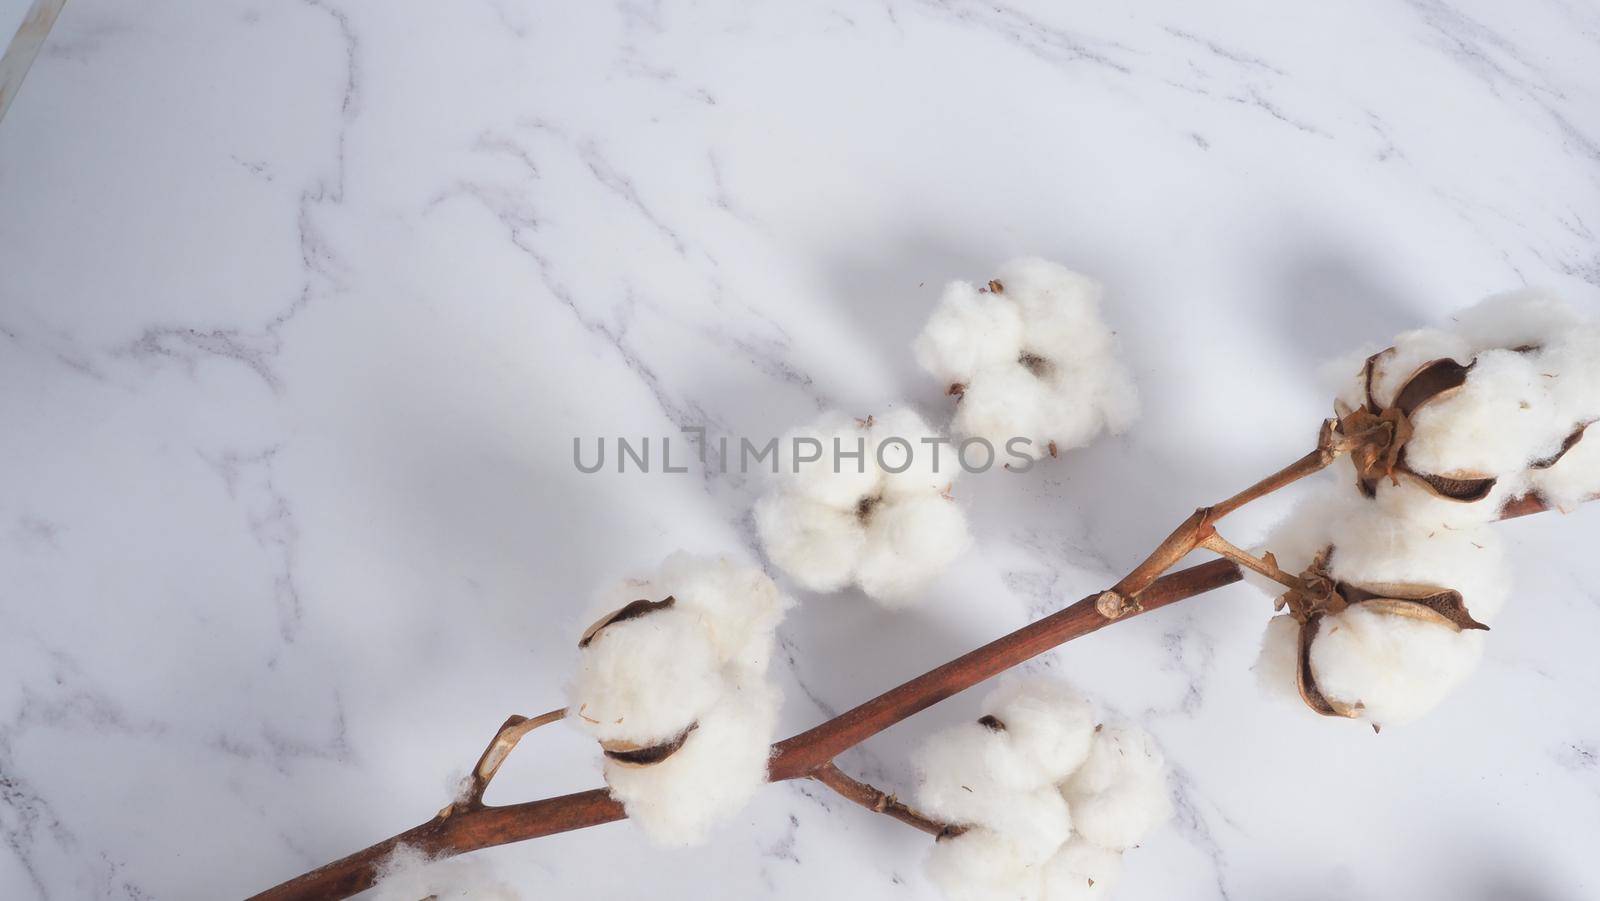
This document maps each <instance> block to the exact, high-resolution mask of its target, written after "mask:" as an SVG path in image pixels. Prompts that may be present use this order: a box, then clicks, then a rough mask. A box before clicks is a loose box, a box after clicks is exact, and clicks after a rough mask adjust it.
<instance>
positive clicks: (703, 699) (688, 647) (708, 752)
mask: <svg viewBox="0 0 1600 901" xmlns="http://www.w3.org/2000/svg"><path fill="white" fill-rule="evenodd" d="M790 604H791V601H790V600H789V599H788V598H787V597H786V596H784V595H783V594H781V593H780V592H779V591H778V588H777V586H775V585H774V584H773V583H772V580H771V579H769V578H767V577H766V575H765V574H763V573H762V572H761V571H760V570H758V569H754V568H751V567H746V566H739V565H737V564H734V563H730V562H729V561H727V560H721V559H707V558H701V557H695V556H691V555H689V554H684V553H681V552H680V553H677V554H673V555H672V556H670V557H668V558H667V559H666V561H665V562H664V563H662V565H661V567H660V569H659V570H658V571H657V572H656V573H655V574H653V575H651V576H650V577H648V578H645V579H630V580H626V581H624V582H622V583H621V584H619V585H616V586H614V587H612V588H610V589H609V590H607V591H605V592H604V593H603V594H602V596H601V597H600V599H599V601H598V603H597V604H596V609H597V610H599V611H604V615H602V616H601V617H600V619H598V620H597V621H596V622H595V624H594V625H593V626H591V627H590V629H589V630H588V632H587V633H585V635H584V638H583V640H582V642H580V645H579V648H580V650H579V660H578V669H577V674H576V675H575V676H574V677H573V680H572V685H571V691H570V700H569V705H568V708H567V718H568V720H569V721H570V722H572V723H575V724H576V725H577V726H578V727H579V728H581V729H582V730H583V731H584V732H587V733H588V734H590V735H592V736H593V737H595V738H596V739H598V740H599V741H600V744H601V747H602V748H603V749H604V752H605V764H604V767H605V777H606V783H607V784H608V785H609V786H610V790H611V794H612V796H613V797H615V798H617V800H619V801H621V802H622V804H623V806H624V808H625V809H626V810H627V812H628V816H629V818H630V819H632V820H633V821H634V822H636V823H638V824H639V825H640V826H641V827H642V828H643V829H644V831H645V833H646V834H647V835H648V836H649V837H650V838H651V839H652V840H653V841H655V842H656V843H658V844H662V845H690V844H696V843H698V842H701V841H703V840H704V839H705V837H706V835H707V833H708V831H709V830H710V829H711V827H712V826H714V825H715V824H717V823H718V822H720V821H722V820H725V819H727V818H728V817H730V816H732V815H733V814H734V813H736V812H737V811H738V810H739V809H741V808H742V807H743V806H744V805H745V803H746V802H747V801H748V800H749V799H750V797H751V796H752V795H753V794H754V793H755V792H756V790H757V789H759V788H760V787H761V785H762V784H764V783H765V782H766V778H767V760H768V757H769V748H770V746H771V744H772V741H773V739H774V737H775V736H774V731H775V729H776V727H777V713H778V706H779V703H780V701H781V698H780V695H779V692H778V690H777V688H776V687H775V686H773V685H772V684H771V683H770V682H769V681H768V677H767V664H768V661H769V659H770V658H771V656H772V649H773V644H774V640H775V639H774V629H775V628H776V627H777V625H778V622H779V621H780V620H781V619H782V618H783V613H784V611H785V610H786V609H787V608H788V607H789V606H790Z"/></svg>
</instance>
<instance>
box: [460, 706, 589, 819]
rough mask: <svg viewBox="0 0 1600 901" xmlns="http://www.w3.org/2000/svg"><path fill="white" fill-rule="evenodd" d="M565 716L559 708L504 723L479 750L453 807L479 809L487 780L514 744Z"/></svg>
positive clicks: (497, 770) (565, 712)
mask: <svg viewBox="0 0 1600 901" xmlns="http://www.w3.org/2000/svg"><path fill="white" fill-rule="evenodd" d="M566 715H567V708H565V707H561V708H558V709H556V710H552V711H550V712H549V713H541V714H539V715H538V716H536V717H534V718H532V719H529V718H527V717H525V716H517V715H516V714H512V716H511V717H510V718H509V719H507V720H506V722H505V725H503V726H501V727H500V731H499V732H496V733H495V734H494V738H492V739H490V740H489V746H488V747H486V748H484V749H483V754H482V756H480V757H479V758H478V763H477V765H476V766H474V767H473V768H472V773H471V775H469V776H468V777H467V785H466V789H465V791H463V792H462V794H461V800H460V801H458V802H457V803H456V804H455V805H452V806H453V807H457V808H466V809H471V808H475V807H482V806H483V793H484V792H485V791H487V790H488V788H489V782H490V780H492V779H494V774H495V773H498V772H499V771H500V764H502V763H505V762H506V758H507V757H509V756H511V752H512V750H513V749H515V748H516V746H517V742H519V741H522V739H523V737H524V736H526V735H527V734H528V733H529V732H532V731H533V730H535V729H537V728H539V727H540V726H547V725H549V724H551V723H553V722H555V721H557V720H559V719H561V718H562V717H564V716H566ZM450 809H451V808H449V807H447V808H445V810H444V811H441V812H440V813H441V814H442V815H443V814H446V813H447V812H448V811H450Z"/></svg>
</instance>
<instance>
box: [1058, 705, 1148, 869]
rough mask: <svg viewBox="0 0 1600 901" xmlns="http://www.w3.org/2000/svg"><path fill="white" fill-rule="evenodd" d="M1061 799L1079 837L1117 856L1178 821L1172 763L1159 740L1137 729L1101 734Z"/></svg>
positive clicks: (1108, 730)
mask: <svg viewBox="0 0 1600 901" xmlns="http://www.w3.org/2000/svg"><path fill="white" fill-rule="evenodd" d="M1061 794H1062V796H1063V797H1065V798H1066V799H1067V804H1068V805H1070V806H1071V808H1072V816H1073V828H1074V829H1075V830H1076V831H1077V832H1078V834H1079V835H1082V836H1083V837H1084V838H1085V839H1087V840H1088V841H1090V842H1092V843H1094V844H1095V845H1098V846H1099V847H1101V848H1107V849H1110V850H1113V851H1121V850H1124V849H1127V848H1131V847H1133V846H1134V845H1137V844H1139V842H1141V841H1144V838H1145V836H1147V835H1149V834H1150V832H1151V831H1152V830H1153V829H1155V828H1156V827H1157V826H1159V825H1161V824H1162V823H1164V822H1166V821H1167V819H1169V818H1170V817H1171V816H1172V799H1171V797H1170V796H1169V795H1168V792H1167V776H1166V758H1164V757H1163V756H1162V755H1161V751H1160V749H1159V748H1157V747H1156V743H1155V739H1154V738H1152V737H1151V736H1150V734H1149V733H1147V732H1145V731H1144V730H1143V729H1139V728H1137V727H1135V726H1120V727H1112V726H1107V727H1105V728H1103V729H1101V730H1100V731H1099V732H1098V733H1097V734H1096V735H1095V740H1094V744H1093V745H1092V746H1091V747H1090V749H1089V757H1088V759H1087V760H1085V761H1084V764H1083V766H1082V767H1080V768H1079V769H1078V771H1077V772H1075V773H1073V774H1072V776H1071V778H1069V779H1067V781H1066V782H1065V783H1063V784H1062V786H1061Z"/></svg>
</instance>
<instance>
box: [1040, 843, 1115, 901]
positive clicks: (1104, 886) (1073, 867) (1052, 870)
mask: <svg viewBox="0 0 1600 901" xmlns="http://www.w3.org/2000/svg"><path fill="white" fill-rule="evenodd" d="M1121 875H1122V852H1121V851H1113V850H1110V849H1107V848H1101V847H1099V846H1097V845H1095V844H1094V843H1093V842H1090V841H1088V840H1087V839H1083V838H1074V839H1073V840H1072V841H1070V842H1067V843H1066V844H1065V845H1062V846H1061V850H1059V851H1057V852H1056V854H1055V856H1054V857H1052V858H1050V860H1049V862H1047V863H1046V864H1045V865H1044V893H1043V896H1044V901H1099V899H1104V898H1109V897H1111V890H1112V889H1113V888H1115V887H1116V885H1117V879H1118V878H1119V877H1120V876H1121Z"/></svg>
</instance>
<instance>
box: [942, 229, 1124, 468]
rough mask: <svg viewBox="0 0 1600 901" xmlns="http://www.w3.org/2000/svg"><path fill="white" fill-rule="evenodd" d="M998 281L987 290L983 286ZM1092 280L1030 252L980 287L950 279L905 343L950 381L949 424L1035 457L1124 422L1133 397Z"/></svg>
mask: <svg viewBox="0 0 1600 901" xmlns="http://www.w3.org/2000/svg"><path fill="white" fill-rule="evenodd" d="M996 285H997V286H998V289H997V290H991V288H992V287H994V286H996ZM1100 297H1101V289H1100V285H1099V284H1098V283H1097V282H1095V281H1094V280H1092V279H1089V278H1087V277H1085V276H1083V275H1080V274H1078V273H1075V272H1073V271H1071V270H1070V269H1067V268H1065V267H1063V266H1060V265H1057V264H1055V263H1051V262H1047V261H1045V260H1040V259H1020V260H1013V261H1012V262H1009V263H1007V264H1005V265H1004V266H1001V267H1000V274H999V277H998V278H997V279H996V280H995V282H994V283H991V285H990V286H984V287H979V286H975V285H972V284H969V283H967V282H959V281H958V282H952V283H950V284H949V285H948V286H947V287H946V288H945V291H944V294H943V296H942V297H941V299H940V302H939V306H938V308H937V309H936V310H935V311H934V313H933V315H932V316H931V317H930V318H929V320H928V323H927V325H926V326H924V327H923V330H922V333H921V334H920V335H919V336H918V337H917V339H916V342H915V343H914V345H913V349H914V350H915V352H916V356H917V362H918V363H919V364H920V365H921V366H922V368H923V369H925V370H927V371H928V372H929V373H931V374H932V375H933V376H934V377H935V378H938V379H939V380H940V382H941V383H943V384H945V385H948V386H951V387H952V388H953V389H954V391H955V393H957V394H958V395H959V396H958V401H957V407H956V415H955V419H954V421H953V423H952V428H953V429H954V430H955V431H956V432H957V433H959V434H961V435H964V436H970V437H976V438H983V439H985V440H987V441H989V442H990V444H991V445H993V446H994V447H995V448H996V450H997V451H1001V452H1003V451H1004V449H1005V448H1006V447H1007V442H1009V441H1010V440H1011V439H1013V438H1027V439H1029V440H1030V442H1031V443H1030V444H1028V445H1018V447H1017V450H1018V451H1021V452H1025V453H1027V454H1028V455H1030V456H1032V457H1033V458H1035V459H1038V458H1040V457H1043V456H1046V455H1048V454H1049V453H1050V446H1051V444H1052V443H1053V444H1054V445H1055V447H1056V450H1057V451H1063V450H1069V449H1071V448H1075V447H1082V446H1084V445H1086V444H1088V443H1089V442H1090V441H1092V440H1094V438H1095V437H1096V436H1098V435H1099V434H1100V433H1101V432H1104V431H1110V432H1112V433H1118V432H1122V431H1123V430H1125V429H1126V428H1127V427H1128V426H1129V425H1131V424H1132V422H1133V421H1134V420H1135V419H1137V418H1138V415H1139V398H1138V393H1137V391H1136V390H1135V389H1134V386H1133V380H1132V378H1131V376H1130V375H1129V373H1128V370H1127V367H1126V366H1125V365H1124V364H1123V362H1122V361H1121V359H1120V358H1118V356H1117V347H1116V339H1115V335H1114V334H1113V333H1112V331H1111V329H1110V328H1109V327H1108V326H1107V325H1106V323H1105V321H1104V320H1103V319H1102V317H1101V314H1100Z"/></svg>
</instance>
